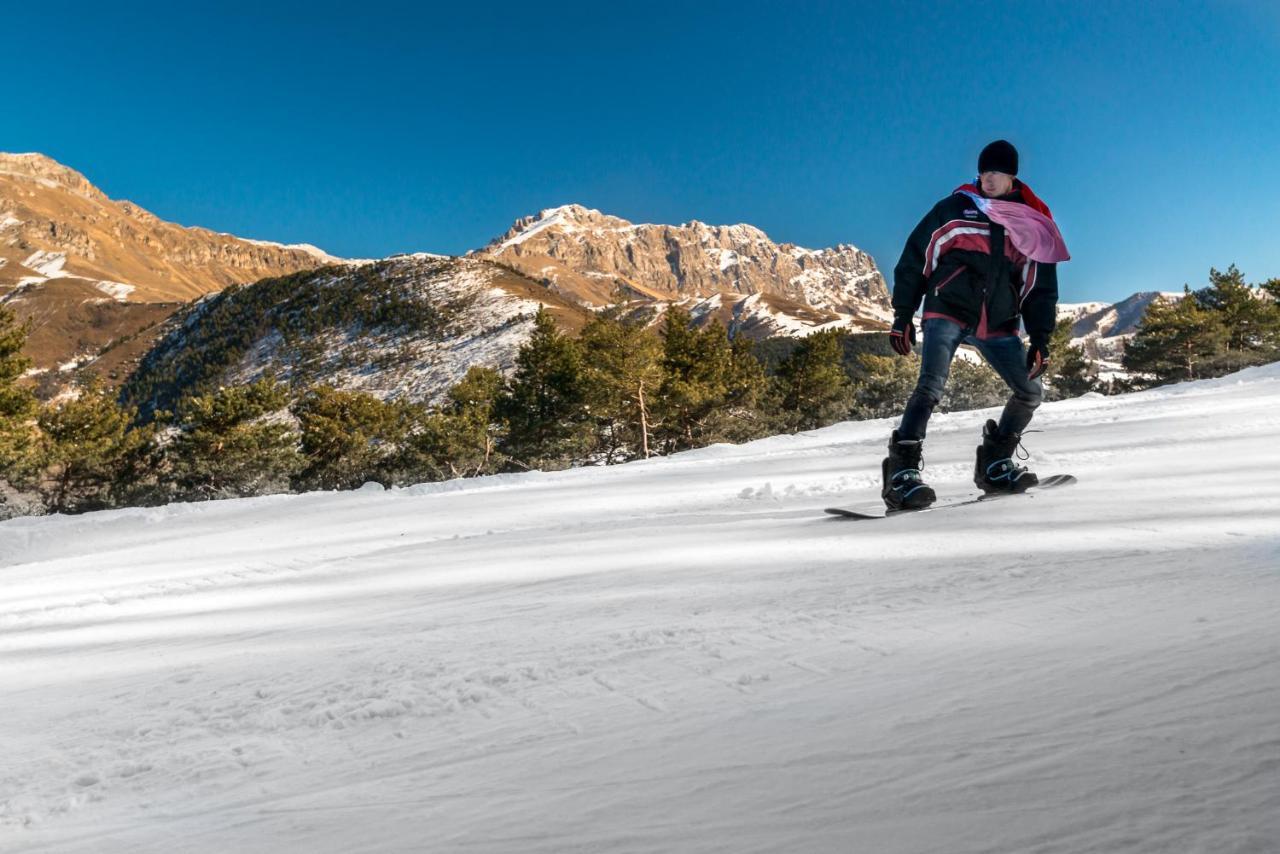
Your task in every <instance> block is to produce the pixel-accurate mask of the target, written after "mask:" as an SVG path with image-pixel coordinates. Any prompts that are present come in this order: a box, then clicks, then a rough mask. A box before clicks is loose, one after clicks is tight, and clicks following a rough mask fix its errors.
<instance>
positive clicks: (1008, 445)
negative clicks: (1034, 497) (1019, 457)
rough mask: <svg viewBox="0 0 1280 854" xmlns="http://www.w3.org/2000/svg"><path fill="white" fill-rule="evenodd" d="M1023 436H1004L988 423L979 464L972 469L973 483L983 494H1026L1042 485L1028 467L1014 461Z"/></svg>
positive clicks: (989, 420) (994, 424)
mask: <svg viewBox="0 0 1280 854" xmlns="http://www.w3.org/2000/svg"><path fill="white" fill-rule="evenodd" d="M1021 439H1022V436H1021V435H1019V434H1017V433H1015V434H1014V435H1012V436H1001V435H1000V434H999V433H997V432H996V422H995V421H994V420H992V419H990V418H988V419H987V425H986V426H985V427H984V428H983V429H982V444H981V445H979V446H978V462H977V464H976V465H975V466H974V468H973V482H974V483H976V484H977V485H978V488H979V489H981V490H982V491H983V492H1026V491H1027V490H1028V489H1030V488H1031V487H1033V486H1035V485H1036V484H1037V483H1039V482H1040V479H1039V478H1038V477H1036V476H1035V475H1034V474H1033V473H1031V472H1029V471H1027V469H1026V467H1024V466H1020V465H1018V463H1017V461H1016V460H1015V459H1014V458H1013V456H1014V453H1015V452H1016V451H1017V449H1018V442H1019V441H1021Z"/></svg>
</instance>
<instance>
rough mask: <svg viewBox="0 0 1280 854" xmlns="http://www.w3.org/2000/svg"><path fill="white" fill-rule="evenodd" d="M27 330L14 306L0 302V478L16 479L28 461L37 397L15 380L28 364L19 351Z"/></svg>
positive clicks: (23, 343)
mask: <svg viewBox="0 0 1280 854" xmlns="http://www.w3.org/2000/svg"><path fill="white" fill-rule="evenodd" d="M28 329H29V325H28V324H26V323H19V322H18V319H17V316H16V315H15V314H14V312H13V309H11V308H9V307H8V306H4V305H0V480H13V479H17V478H19V477H20V476H21V475H22V473H23V472H24V471H25V470H26V469H27V467H28V464H29V463H30V461H31V460H30V454H31V452H32V450H33V440H34V431H33V429H32V426H33V425H32V424H31V419H32V418H33V417H34V416H35V414H36V409H37V405H36V398H35V395H34V394H33V393H32V392H31V390H30V389H29V388H27V387H25V386H23V385H20V384H19V382H18V381H19V379H20V378H21V377H22V375H23V374H24V373H25V372H26V370H27V368H29V367H31V360H30V359H28V358H27V357H26V356H24V355H23V354H22V348H23V346H24V345H25V344H26V342H27V331H28Z"/></svg>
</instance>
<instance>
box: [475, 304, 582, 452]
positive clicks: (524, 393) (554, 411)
mask: <svg viewBox="0 0 1280 854" xmlns="http://www.w3.org/2000/svg"><path fill="white" fill-rule="evenodd" d="M583 373H584V371H583V364H582V354H581V349H580V348H579V347H578V345H577V342H576V341H574V340H573V339H571V338H569V337H568V336H566V335H564V334H562V333H561V332H560V331H559V330H558V329H556V325H555V321H554V320H553V319H552V317H551V314H550V313H549V312H548V311H547V310H546V309H545V308H540V309H539V310H538V314H537V316H536V317H535V318H534V328H533V334H532V335H531V336H530V337H529V340H528V341H526V342H525V344H524V346H522V347H521V348H520V353H519V355H518V356H517V358H516V369H515V373H514V374H513V375H512V377H511V380H510V382H509V383H508V385H507V388H506V390H505V391H504V393H503V394H502V396H501V397H500V398H499V399H498V402H497V413H498V416H499V418H500V419H501V421H502V422H503V425H504V426H505V428H506V435H505V437H504V439H503V447H502V451H503V453H504V454H505V455H506V456H507V457H508V458H509V459H510V461H511V462H512V464H514V465H515V466H516V467H517V468H523V469H555V468H565V467H567V466H569V465H571V464H572V463H573V462H574V461H576V460H581V459H582V458H583V456H584V454H585V452H586V449H587V448H588V447H589V445H590V440H591V425H590V424H589V423H588V412H587V408H586V407H587V402H586V388H585V381H584V378H583Z"/></svg>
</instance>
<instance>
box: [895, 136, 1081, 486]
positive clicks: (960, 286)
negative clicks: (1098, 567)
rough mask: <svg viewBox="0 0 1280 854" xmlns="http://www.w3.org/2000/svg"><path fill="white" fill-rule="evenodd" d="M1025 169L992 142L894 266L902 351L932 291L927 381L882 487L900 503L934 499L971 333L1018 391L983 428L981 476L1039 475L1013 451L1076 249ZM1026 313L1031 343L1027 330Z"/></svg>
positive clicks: (994, 480) (1009, 150)
mask: <svg viewBox="0 0 1280 854" xmlns="http://www.w3.org/2000/svg"><path fill="white" fill-rule="evenodd" d="M1017 174H1018V151H1017V149H1015V148H1014V147H1013V145H1012V144H1010V143H1009V142H1007V141H1005V140H997V141H995V142H993V143H991V144H990V145H988V146H987V147H986V148H984V149H982V153H981V154H980V155H979V156H978V177H977V179H976V180H975V181H974V183H972V184H965V185H962V186H961V187H959V188H957V189H956V190H955V192H953V193H952V194H951V195H949V196H948V197H947V198H945V199H943V200H942V201H940V202H938V203H937V204H936V205H934V206H933V210H931V211H929V213H928V214H926V215H925V217H924V219H922V220H921V221H920V224H919V225H917V226H916V227H915V230H914V231H912V232H911V236H910V237H909V238H908V239H907V245H906V248H905V249H903V250H902V258H901V259H900V260H899V261H898V265H897V267H895V268H894V271H893V310H894V321H893V328H892V330H891V331H890V333H889V341H890V344H891V345H892V346H893V349H894V351H895V352H897V353H898V354H899V355H903V356H906V355H908V354H910V352H911V348H912V347H913V346H914V345H915V343H916V329H915V320H914V318H915V313H916V311H917V310H918V309H919V308H920V303H921V301H922V300H923V301H924V317H923V320H922V323H921V326H922V331H923V342H922V344H921V347H920V355H921V360H920V379H919V381H918V383H917V384H916V388H915V391H913V392H912V394H911V397H910V398H909V399H908V400H907V405H906V409H905V411H904V413H903V416H902V421H901V423H900V425H899V427H898V429H896V430H894V431H893V434H892V436H891V437H890V439H889V456H888V457H886V458H885V460H884V463H883V465H882V475H883V477H884V486H883V488H882V490H881V495H882V496H883V498H884V502H885V504H886V505H887V506H888V507H889V509H890V510H918V509H922V508H925V507H928V506H929V505H930V504H932V503H933V502H934V500H935V499H936V495H935V494H934V491H933V489H932V488H930V487H929V485H928V484H927V483H925V482H924V478H923V476H922V475H921V468H922V464H921V457H922V450H923V444H924V437H925V428H926V426H927V425H928V423H929V416H930V414H932V412H933V408H934V407H935V406H936V405H937V404H938V400H939V399H940V398H941V397H942V390H943V387H944V386H945V385H946V382H947V375H948V374H949V373H950V370H951V360H952V359H953V358H954V357H955V354H956V349H957V348H958V347H959V346H960V344H961V343H968V344H972V345H973V346H975V347H976V348H977V349H978V352H980V353H981V354H982V356H983V358H985V359H986V360H987V362H988V363H989V364H990V365H991V367H992V368H994V369H995V370H996V372H997V373H998V374H999V375H1000V377H1001V378H1002V379H1003V380H1004V381H1005V383H1006V384H1008V386H1009V388H1010V390H1011V391H1012V392H1013V394H1012V396H1011V397H1010V398H1009V402H1008V403H1007V404H1006V405H1005V408H1004V413H1003V414H1002V415H1001V417H1000V421H999V423H996V422H995V421H994V420H988V421H987V423H986V425H985V427H984V429H983V431H982V444H981V445H979V446H978V453H977V461H976V463H975V468H974V482H975V483H976V484H977V485H978V487H979V488H980V489H982V490H983V491H984V492H1022V491H1024V490H1026V489H1028V488H1030V487H1031V486H1034V485H1035V484H1036V482H1037V478H1036V476H1035V475H1034V474H1033V473H1031V472H1030V471H1028V470H1027V469H1026V468H1025V467H1023V466H1020V465H1018V463H1017V462H1016V461H1015V460H1014V454H1015V450H1016V449H1017V447H1018V443H1019V441H1020V440H1021V437H1022V431H1023V430H1025V429H1026V427H1027V424H1028V423H1029V422H1030V421H1031V416H1032V414H1033V413H1034V412H1035V409H1036V407H1037V406H1039V405H1040V401H1041V399H1042V398H1043V396H1044V392H1043V387H1042V385H1041V382H1040V375H1041V374H1042V373H1044V371H1045V368H1047V367H1048V365H1049V336H1050V334H1051V333H1052V332H1053V328H1054V324H1055V322H1056V319H1057V317H1056V316H1057V304H1058V273H1057V266H1056V262H1059V261H1066V260H1067V259H1068V258H1069V257H1070V255H1068V254H1067V250H1066V246H1065V245H1064V244H1063V242H1062V236H1061V234H1060V233H1059V232H1058V228H1057V226H1056V225H1055V224H1054V222H1053V215H1052V214H1051V213H1050V212H1049V208H1048V206H1047V205H1045V203H1044V202H1042V201H1040V199H1039V198H1037V197H1036V195H1035V193H1033V192H1032V191H1031V188H1030V187H1028V186H1027V185H1026V184H1025V183H1023V182H1022V181H1019V180H1018V178H1017ZM1019 320H1021V321H1022V324H1023V326H1024V327H1025V329H1026V332H1027V336H1028V338H1029V339H1030V347H1029V348H1025V349H1024V347H1023V344H1022V339H1021V338H1020V337H1019V336H1018V323H1019Z"/></svg>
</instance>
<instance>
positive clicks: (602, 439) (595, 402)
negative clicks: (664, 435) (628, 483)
mask: <svg viewBox="0 0 1280 854" xmlns="http://www.w3.org/2000/svg"><path fill="white" fill-rule="evenodd" d="M578 343H579V345H580V346H581V348H582V354H583V366H584V371H583V379H584V385H585V388H586V397H587V404H588V406H589V408H590V411H591V417H592V420H593V421H594V423H595V433H596V451H597V453H598V454H600V455H602V456H603V460H604V462H605V463H606V464H610V463H619V462H625V461H626V460H628V459H634V458H636V457H648V456H650V455H651V454H652V453H653V451H654V447H653V430H654V426H655V425H654V423H653V404H654V400H655V398H656V396H657V393H658V387H659V385H660V383H661V381H662V365H661V354H662V348H661V343H660V342H659V340H658V338H657V337H656V336H654V335H653V334H652V333H651V332H649V331H648V330H647V329H645V328H644V327H642V326H640V325H638V324H629V323H625V322H623V321H622V320H621V319H620V318H619V316H618V312H617V310H616V309H611V310H606V311H603V312H601V313H600V314H598V315H596V316H595V317H594V318H592V320H591V322H590V323H588V324H587V326H586V328H584V329H583V330H582V335H581V336H580V337H579V339H578Z"/></svg>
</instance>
